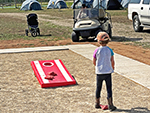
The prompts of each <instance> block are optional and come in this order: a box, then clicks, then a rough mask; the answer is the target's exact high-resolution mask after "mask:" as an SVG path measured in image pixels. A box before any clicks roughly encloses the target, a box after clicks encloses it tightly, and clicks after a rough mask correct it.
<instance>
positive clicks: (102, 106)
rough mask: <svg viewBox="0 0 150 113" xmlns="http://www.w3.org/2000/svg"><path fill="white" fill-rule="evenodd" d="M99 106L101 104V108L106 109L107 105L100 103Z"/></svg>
mask: <svg viewBox="0 0 150 113" xmlns="http://www.w3.org/2000/svg"><path fill="white" fill-rule="evenodd" d="M100 106H101V108H102V110H107V109H108V105H102V104H100Z"/></svg>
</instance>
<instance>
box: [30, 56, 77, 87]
mask: <svg viewBox="0 0 150 113" xmlns="http://www.w3.org/2000/svg"><path fill="white" fill-rule="evenodd" d="M31 66H32V69H33V71H34V74H35V76H36V77H37V79H38V81H39V83H40V85H41V87H42V88H47V87H58V86H67V85H74V84H76V81H75V79H74V78H73V77H72V76H71V74H70V73H69V71H68V70H67V68H66V67H65V65H64V64H63V62H62V61H61V60H60V59H58V60H44V61H31ZM51 72H52V73H55V74H56V75H55V76H53V79H51V80H50V79H46V77H47V76H48V75H49V73H51Z"/></svg>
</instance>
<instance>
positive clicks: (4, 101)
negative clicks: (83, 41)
mask: <svg viewBox="0 0 150 113" xmlns="http://www.w3.org/2000/svg"><path fill="white" fill-rule="evenodd" d="M31 56H32V57H31ZM51 59H61V60H62V61H63V63H64V65H65V66H66V68H67V69H68V71H69V72H70V74H71V75H72V76H73V77H74V78H75V80H76V81H77V85H73V86H67V87H56V88H41V87H40V85H39V83H38V80H37V78H36V77H35V75H34V73H33V70H32V68H31V65H30V62H31V61H36V60H51ZM83 64H84V65H83ZM0 70H1V71H0V78H1V79H0V97H1V98H0V103H1V104H0V113H104V112H105V113H109V110H105V111H103V110H101V109H95V87H96V76H95V72H94V65H92V61H91V60H89V59H86V58H85V57H83V56H81V55H78V54H76V53H74V52H72V51H70V50H64V51H47V52H31V53H17V54H0ZM112 80H113V81H112V82H113V97H114V104H115V105H116V106H117V108H118V109H117V110H116V111H114V113H120V112H121V113H149V112H150V103H149V102H150V95H149V94H150V90H149V89H147V88H145V87H143V86H141V85H139V84H136V83H135V82H133V81H131V80H129V79H127V78H125V77H123V76H121V75H118V74H117V73H113V74H112ZM106 97H107V94H106V88H105V82H104V85H103V89H102V92H101V104H107V99H106Z"/></svg>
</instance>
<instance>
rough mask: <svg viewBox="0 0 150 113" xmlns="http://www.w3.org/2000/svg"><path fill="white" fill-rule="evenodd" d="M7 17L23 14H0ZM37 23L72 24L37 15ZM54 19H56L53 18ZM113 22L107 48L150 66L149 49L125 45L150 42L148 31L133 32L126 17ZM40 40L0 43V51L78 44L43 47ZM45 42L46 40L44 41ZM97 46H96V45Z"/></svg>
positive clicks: (57, 42)
mask: <svg viewBox="0 0 150 113" xmlns="http://www.w3.org/2000/svg"><path fill="white" fill-rule="evenodd" d="M3 15H5V16H8V17H13V18H17V17H24V15H25V14H24V13H21V14H19V13H5V14H3V13H0V16H3ZM38 16H39V21H40V20H42V21H51V22H52V23H54V24H59V25H66V26H69V27H71V26H72V25H73V24H72V23H73V20H70V19H68V20H64V19H61V18H60V17H59V18H60V19H59V18H58V19H57V20H56V21H55V20H54V19H53V20H49V19H44V18H42V17H44V16H50V15H38ZM55 18H56V17H55ZM112 22H113V29H112V34H113V37H112V42H110V43H109V46H110V47H111V48H112V49H113V50H114V52H116V53H118V54H121V55H124V56H127V57H130V58H133V59H135V60H139V61H141V62H143V63H146V64H149V65H150V57H149V56H150V50H149V49H143V48H142V47H137V46H131V45H129V44H127V43H129V42H131V43H132V41H137V42H139V41H140V42H150V30H149V29H144V31H143V32H139V33H137V32H134V31H133V28H132V22H130V21H129V20H128V19H127V17H124V16H114V17H112ZM66 23H67V24H66ZM40 40H41V39H36V40H13V41H12V40H11V41H0V49H4V48H5V49H6V48H22V47H28V46H29V45H30V44H34V45H36V46H57V45H66V44H78V43H74V42H72V40H71V39H67V40H59V41H51V42H50V43H49V42H48V43H47V45H44V44H42V43H39V41H40ZM45 41H46V40H45ZM79 43H80V44H81V43H92V44H94V45H97V42H92V41H81V42H79ZM97 46H98V45H97Z"/></svg>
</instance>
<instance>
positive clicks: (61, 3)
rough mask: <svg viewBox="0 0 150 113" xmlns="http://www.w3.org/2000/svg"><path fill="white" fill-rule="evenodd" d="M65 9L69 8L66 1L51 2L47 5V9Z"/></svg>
mask: <svg viewBox="0 0 150 113" xmlns="http://www.w3.org/2000/svg"><path fill="white" fill-rule="evenodd" d="M58 8H59V9H60V8H61V9H63V8H67V4H66V3H65V1H64V0H50V1H49V2H48V5H47V9H58Z"/></svg>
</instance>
